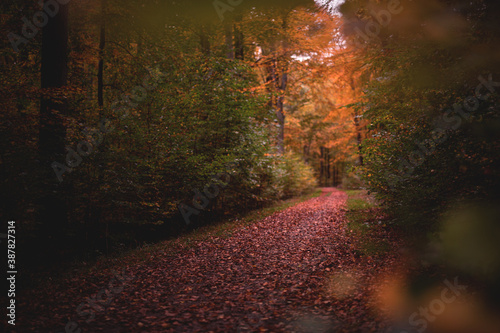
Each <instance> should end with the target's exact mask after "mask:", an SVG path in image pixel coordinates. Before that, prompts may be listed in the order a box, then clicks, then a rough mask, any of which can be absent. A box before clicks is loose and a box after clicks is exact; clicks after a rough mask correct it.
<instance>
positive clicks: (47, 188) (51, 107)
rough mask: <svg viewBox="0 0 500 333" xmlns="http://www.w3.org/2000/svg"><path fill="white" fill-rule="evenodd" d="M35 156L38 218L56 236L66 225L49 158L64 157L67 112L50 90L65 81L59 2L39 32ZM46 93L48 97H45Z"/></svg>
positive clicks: (64, 25) (64, 12)
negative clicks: (40, 93)
mask: <svg viewBox="0 0 500 333" xmlns="http://www.w3.org/2000/svg"><path fill="white" fill-rule="evenodd" d="M42 34H43V35H42V64H41V87H42V89H46V90H47V92H48V93H49V94H44V97H42V99H41V101H40V130H39V146H38V149H39V157H40V164H41V170H42V177H43V178H42V182H41V183H42V184H43V188H42V193H41V198H40V206H41V207H40V211H39V216H38V219H39V222H40V223H41V225H42V226H43V228H44V230H46V231H47V232H48V233H49V236H54V237H55V236H56V235H57V234H58V233H59V232H60V231H61V229H62V228H63V227H64V226H66V225H67V221H68V217H67V207H66V198H65V195H64V193H63V183H58V182H57V180H56V177H54V173H53V170H52V168H51V165H52V162H54V161H57V162H62V161H65V157H66V154H65V150H64V145H65V138H66V128H65V126H64V123H63V116H64V115H65V114H66V113H67V104H66V99H65V98H64V97H56V95H55V94H53V91H52V93H51V90H52V89H54V88H61V87H63V86H65V85H66V84H67V70H68V66H67V65H68V64H67V63H68V56H67V53H68V5H60V6H59V11H58V13H57V15H56V16H54V17H53V18H51V19H49V22H48V24H47V25H46V26H45V27H44V28H43V33H42ZM47 96H49V97H47Z"/></svg>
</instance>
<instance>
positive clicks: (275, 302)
mask: <svg viewBox="0 0 500 333" xmlns="http://www.w3.org/2000/svg"><path fill="white" fill-rule="evenodd" d="M346 199H347V195H346V194H345V193H344V192H342V191H339V190H337V189H334V188H326V189H323V193H322V195H321V196H320V197H317V198H313V199H310V200H308V201H305V202H302V203H300V204H298V205H296V206H293V207H291V208H288V209H286V210H284V211H281V212H278V213H274V214H273V215H271V216H268V217H267V218H265V219H263V220H261V221H258V222H255V223H253V224H251V225H248V226H246V227H242V228H240V229H237V230H236V231H235V232H234V233H233V234H232V236H230V237H226V238H222V237H213V238H211V239H207V240H202V241H198V242H197V243H195V244H194V245H193V246H189V247H186V248H185V249H184V250H181V251H178V252H177V253H172V252H167V251H156V252H155V253H154V258H153V259H152V260H147V261H143V262H142V263H134V264H129V265H124V266H123V267H125V268H124V270H123V272H122V273H121V274H120V275H118V276H115V277H111V275H110V274H109V275H107V279H105V278H103V277H101V278H100V279H96V278H94V279H93V278H92V277H89V276H79V277H75V278H74V279H73V280H71V281H69V282H68V284H67V285H66V286H63V285H60V286H54V287H53V288H55V289H54V290H52V291H50V296H46V297H50V299H45V300H39V301H36V300H35V302H34V303H33V304H34V305H33V306H32V307H33V308H34V309H33V310H32V311H30V313H31V315H30V314H28V313H26V314H25V315H23V316H25V318H19V320H20V321H21V322H22V323H23V326H24V327H26V328H29V329H30V330H32V331H37V332H45V331H50V332H64V331H65V326H66V327H69V329H68V330H67V331H69V332H79V331H78V329H79V328H81V329H82V332H210V331H213V332H256V331H270V332H382V331H384V330H385V325H386V324H385V323H384V322H382V320H381V319H379V318H381V317H382V316H380V315H379V313H377V311H376V299H375V297H374V295H375V294H376V288H375V287H374V286H375V285H378V284H379V281H380V279H381V277H383V276H384V275H385V274H386V273H389V272H390V270H391V269H392V268H391V267H394V265H396V261H397V260H396V258H395V255H394V254H393V253H394V251H388V252H384V253H382V254H366V253H365V252H363V251H361V250H359V249H358V244H359V240H358V239H356V238H359V234H356V233H355V232H352V231H351V230H350V229H349V228H348V224H347V223H346V219H345V212H346V209H345V203H346ZM355 235H357V236H355ZM381 236H382V237H384V238H388V237H389V236H387V235H385V236H384V235H383V234H382V235H381ZM123 262H125V263H126V262H127V261H126V258H125V260H124V261H123ZM92 274H93V273H92V272H89V275H92ZM90 281H93V282H92V283H91V282H90ZM89 284H90V286H89ZM59 289H60V290H59ZM89 290H90V292H89ZM91 290H93V292H92V291H91ZM82 295H87V297H90V298H89V299H87V300H85V296H82ZM91 295H92V296H95V297H92V296H91ZM40 297H43V295H39V296H38V298H40ZM38 302H40V303H39V304H38ZM87 321H88V322H87ZM21 331H22V330H20V331H19V332H21Z"/></svg>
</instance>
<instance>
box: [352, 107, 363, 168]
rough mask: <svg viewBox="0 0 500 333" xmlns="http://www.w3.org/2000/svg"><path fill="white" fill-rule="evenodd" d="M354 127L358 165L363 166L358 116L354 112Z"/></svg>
mask: <svg viewBox="0 0 500 333" xmlns="http://www.w3.org/2000/svg"><path fill="white" fill-rule="evenodd" d="M354 127H355V128H356V141H357V143H358V157H359V165H363V154H362V150H361V144H362V136H361V125H360V123H359V115H358V113H357V112H354Z"/></svg>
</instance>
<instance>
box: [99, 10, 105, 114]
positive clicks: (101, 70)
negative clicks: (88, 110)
mask: <svg viewBox="0 0 500 333" xmlns="http://www.w3.org/2000/svg"><path fill="white" fill-rule="evenodd" d="M105 8H106V0H101V27H100V36H99V68H98V71H97V104H98V105H99V116H100V117H101V118H102V117H103V116H104V114H103V112H104V111H103V108H104V48H105V47H106V17H105Z"/></svg>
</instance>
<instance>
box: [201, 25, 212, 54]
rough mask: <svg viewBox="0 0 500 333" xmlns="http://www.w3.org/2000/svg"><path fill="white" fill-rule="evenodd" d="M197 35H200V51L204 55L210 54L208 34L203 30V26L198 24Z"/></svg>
mask: <svg viewBox="0 0 500 333" xmlns="http://www.w3.org/2000/svg"><path fill="white" fill-rule="evenodd" d="M199 36H200V48H201V52H202V53H203V54H204V55H206V56H209V55H210V41H209V40H208V35H207V33H206V31H205V27H203V26H200V30H199Z"/></svg>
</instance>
